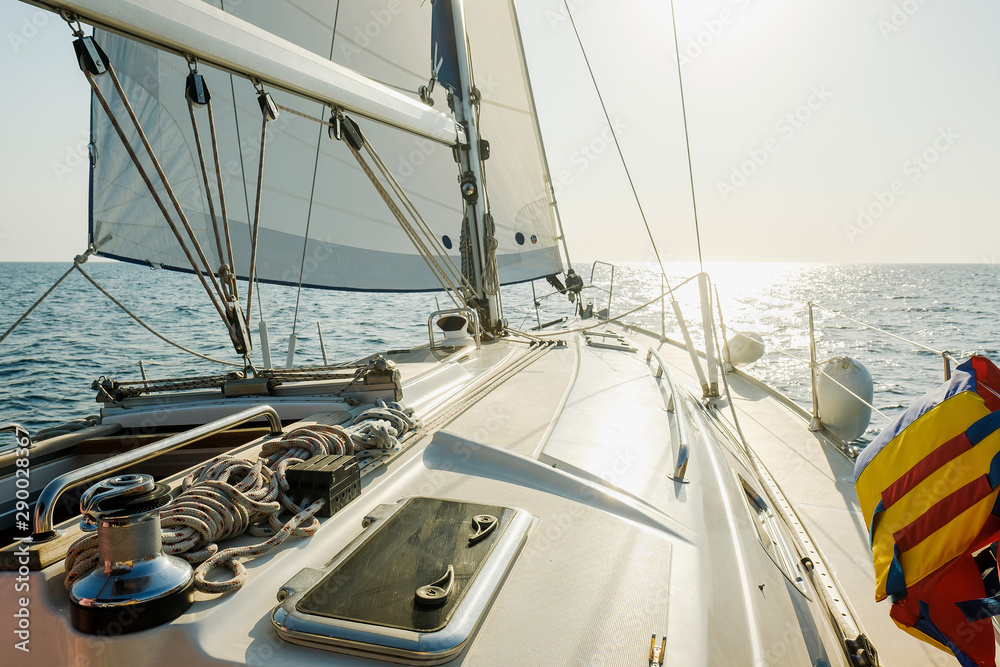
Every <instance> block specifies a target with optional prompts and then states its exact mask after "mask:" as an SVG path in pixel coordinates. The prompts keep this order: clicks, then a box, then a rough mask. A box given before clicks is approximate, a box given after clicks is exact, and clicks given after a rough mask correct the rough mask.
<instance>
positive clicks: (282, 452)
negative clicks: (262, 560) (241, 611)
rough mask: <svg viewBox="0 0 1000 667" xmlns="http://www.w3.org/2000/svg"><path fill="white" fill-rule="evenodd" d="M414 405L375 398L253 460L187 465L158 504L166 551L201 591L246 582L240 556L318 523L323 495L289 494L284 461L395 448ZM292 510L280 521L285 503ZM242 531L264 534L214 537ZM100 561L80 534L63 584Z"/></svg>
mask: <svg viewBox="0 0 1000 667" xmlns="http://www.w3.org/2000/svg"><path fill="white" fill-rule="evenodd" d="M412 413H413V411H412V409H407V408H403V407H402V406H401V405H399V404H398V403H386V402H384V401H382V400H381V399H377V400H376V402H375V407H374V408H371V409H368V410H365V411H364V412H362V413H360V414H359V415H357V416H356V417H355V418H354V419H353V420H352V422H351V424H350V425H348V426H339V425H335V426H328V425H325V424H315V425H312V426H304V427H302V428H297V429H295V430H292V431H289V432H288V433H286V434H284V435H283V436H282V437H281V438H280V439H278V440H274V441H271V442H268V443H266V444H265V445H264V447H263V448H262V449H261V451H260V454H259V455H258V458H257V459H256V460H255V461H250V460H247V459H243V458H239V457H235V456H230V455H222V456H217V457H215V458H213V459H212V460H210V461H208V462H207V463H205V464H204V465H203V466H201V467H200V468H198V469H196V470H194V471H193V472H191V473H190V474H189V475H188V476H187V477H185V478H184V480H183V482H182V484H181V493H180V495H178V496H177V497H176V498H174V499H173V500H172V501H171V502H170V504H169V505H167V506H166V507H164V508H163V509H162V510H160V525H161V528H162V531H163V532H162V538H161V539H162V542H163V551H164V552H165V553H167V554H171V555H176V556H180V557H181V558H184V559H185V560H187V561H188V562H190V563H192V564H194V563H200V565H199V566H198V567H197V568H196V569H195V572H194V581H195V584H194V585H195V588H197V589H198V590H199V591H203V592H205V593H229V592H231V591H235V590H238V589H239V588H240V587H242V586H243V584H244V583H245V582H246V578H247V572H246V568H245V567H244V566H243V564H242V563H241V562H240V559H251V558H256V557H257V556H260V555H263V554H265V553H267V552H268V551H271V550H272V549H274V548H275V547H276V546H278V545H279V544H281V543H282V542H284V541H285V540H286V539H287V538H288V537H290V536H294V537H309V536H311V535H313V534H314V533H315V532H316V531H317V530H318V529H319V521H318V520H317V519H316V518H315V516H313V515H314V514H316V512H317V511H319V509H320V508H321V507H322V506H323V503H324V502H325V499H323V498H317V499H310V498H300V499H299V500H298V502H296V500H295V499H293V498H292V497H291V496H289V495H288V490H289V485H288V481H287V479H286V474H287V469H288V467H289V466H292V465H295V464H296V463H301V462H303V461H306V460H308V459H310V458H312V457H314V456H325V455H327V454H341V455H345V454H346V455H353V456H356V457H358V458H368V457H373V456H378V455H381V454H388V453H389V452H391V451H394V450H398V449H400V439H401V438H402V437H403V436H404V435H405V434H406V433H408V432H410V431H412V430H415V429H417V428H418V427H419V423H418V422H416V421H415V420H414V419H413V418H412ZM284 510H287V511H289V512H292V513H293V514H294V516H293V517H292V518H291V519H289V520H288V521H287V522H284V523H282V521H281V520H280V518H279V515H280V514H281V513H282V511H284ZM243 533H249V534H250V535H252V536H254V537H267V538H268V539H267V540H266V541H265V542H261V543H260V544H255V545H249V546H244V547H232V548H229V549H222V550H220V549H219V546H218V544H217V543H218V542H222V541H224V540H228V539H231V538H234V537H237V536H239V535H242V534H243ZM100 562H101V558H100V555H99V554H98V542H97V534H96V533H92V534H89V535H87V536H85V537H83V538H81V539H79V540H77V541H76V542H75V543H74V544H73V545H72V546H71V547H70V548H69V551H68V552H67V554H66V573H67V574H66V580H65V585H66V588H70V587H71V586H72V585H73V583H74V582H76V581H78V580H79V579H80V578H81V577H83V576H84V575H85V574H87V572H89V571H90V570H92V569H93V568H94V567H96V566H97V565H99V564H100ZM219 566H225V567H227V568H229V569H230V570H231V571H232V572H233V576H232V577H231V578H230V579H226V580H224V581H208V580H207V579H206V576H207V574H208V573H209V572H210V571H211V570H212V569H214V568H216V567H219Z"/></svg>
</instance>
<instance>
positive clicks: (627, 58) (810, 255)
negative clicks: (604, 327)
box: [0, 0, 1000, 263]
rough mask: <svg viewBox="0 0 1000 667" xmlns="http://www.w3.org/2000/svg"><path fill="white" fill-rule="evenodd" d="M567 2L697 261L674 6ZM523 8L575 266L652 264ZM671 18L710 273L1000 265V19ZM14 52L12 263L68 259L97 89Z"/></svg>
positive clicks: (622, 187) (628, 0) (755, 13)
mask: <svg viewBox="0 0 1000 667" xmlns="http://www.w3.org/2000/svg"><path fill="white" fill-rule="evenodd" d="M380 1H381V0H372V2H373V3H374V4H378V3H379V2H380ZM374 4H373V6H374ZM569 6H570V9H571V11H572V13H573V17H574V19H575V21H576V24H577V27H578V29H579V32H580V37H581V39H582V41H583V44H584V47H585V49H586V51H587V55H588V56H589V57H590V60H591V63H592V65H593V69H594V78H595V79H596V80H597V85H598V89H599V90H600V93H601V95H602V96H603V98H604V100H605V102H606V103H607V107H608V114H609V115H610V117H611V119H612V123H611V127H613V128H614V133H615V135H616V137H617V139H618V140H619V142H620V146H621V151H622V154H623V155H624V158H625V164H627V166H628V169H629V171H630V173H631V175H632V178H633V181H634V184H635V189H636V192H637V194H638V197H639V202H640V204H641V206H642V209H643V210H644V212H645V214H646V218H647V220H648V222H649V225H650V229H651V231H652V236H653V238H654V239H655V241H656V244H657V247H658V248H659V250H660V254H661V256H662V258H663V260H664V261H665V262H672V261H691V260H696V259H698V247H697V242H696V239H695V231H694V230H695V225H694V216H693V206H692V192H691V190H692V186H691V180H690V178H689V172H688V161H687V151H686V147H685V133H684V123H683V116H682V107H681V103H680V94H679V89H680V88H679V85H678V84H679V81H678V72H677V60H676V58H675V54H674V43H673V35H672V27H671V17H670V8H669V4H668V3H665V2H663V1H662V0H614V1H612V0H569ZM517 7H518V12H519V16H520V19H521V26H522V31H523V38H524V42H525V48H526V53H527V56H528V61H529V69H530V74H531V77H532V85H533V88H534V90H535V95H536V101H537V103H538V113H539V118H540V123H541V128H542V134H543V137H544V139H545V147H546V152H547V155H548V161H549V168H550V172H551V175H552V178H553V181H554V182H555V183H556V187H557V193H558V200H559V203H560V212H561V217H562V220H563V223H564V227H565V229H566V234H567V239H568V243H569V250H570V254H571V256H572V257H573V258H574V259H578V258H584V259H588V260H590V259H607V260H610V261H652V260H653V259H654V255H653V253H652V251H651V246H650V242H649V237H648V235H647V232H646V228H645V226H644V225H643V222H642V218H641V217H640V215H639V212H638V207H637V205H636V201H635V199H634V198H633V196H632V192H631V189H630V186H629V183H628V181H627V179H626V176H625V171H624V169H623V163H622V160H621V159H620V158H619V156H618V152H617V149H616V148H615V147H614V142H613V138H612V135H611V132H610V130H609V126H608V123H607V121H606V120H605V118H604V115H603V112H602V111H601V107H600V104H599V101H598V98H597V93H596V90H595V87H594V84H593V82H592V81H591V78H590V75H589V74H588V72H587V70H586V67H585V65H584V62H583V58H582V55H581V52H580V48H579V46H578V44H577V42H576V37H575V35H574V32H573V27H572V25H571V23H570V21H569V20H568V18H567V13H566V9H565V6H564V5H563V3H562V2H561V1H556V0H530V1H529V0H517ZM676 15H677V31H678V37H679V39H678V42H679V47H680V54H681V76H682V80H683V89H684V97H685V105H684V106H685V109H684V110H685V111H686V115H687V121H688V130H689V136H690V149H691V163H692V164H691V166H692V172H693V177H694V192H695V202H696V204H697V211H698V221H699V228H700V235H701V251H702V255H703V257H704V259H705V261H714V262H719V261H762V262H828V263H849V262H996V261H997V257H998V255H1000V250H997V245H998V241H1000V226H998V225H997V218H998V214H1000V189H998V188H997V187H996V186H995V181H996V178H997V172H998V169H997V157H996V156H997V155H1000V123H998V122H997V119H998V118H1000V43H998V42H997V41H996V39H995V36H994V32H995V26H996V25H1000V6H998V5H997V4H996V3H994V2H989V1H987V0H950V1H949V2H944V0H839V1H838V2H802V0H697V1H696V0H677V1H676ZM0 35H2V42H0V67H2V71H3V72H4V83H5V91H6V93H7V94H6V96H5V97H6V101H5V104H3V105H2V106H0V136H2V145H3V154H4V156H5V157H6V159H5V160H3V161H2V162H0V203H2V213H0V261H67V260H69V259H71V258H72V257H73V256H74V255H76V254H78V253H80V252H81V251H82V250H83V249H84V248H85V247H86V243H87V238H86V217H87V168H86V163H87V161H86V142H87V125H88V88H87V85H86V82H85V80H84V79H83V77H82V76H81V75H80V73H79V71H78V69H77V67H76V65H75V62H74V58H73V55H72V47H71V39H70V34H69V29H68V28H67V26H66V25H65V24H64V23H63V22H62V21H61V20H59V19H58V18H56V17H55V16H54V15H51V14H47V13H45V12H43V11H41V10H39V9H37V8H35V7H32V6H29V5H25V4H22V3H20V2H17V1H15V0H0Z"/></svg>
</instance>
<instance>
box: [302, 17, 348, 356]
mask: <svg viewBox="0 0 1000 667" xmlns="http://www.w3.org/2000/svg"><path fill="white" fill-rule="evenodd" d="M339 18H340V3H339V2H338V3H337V8H336V9H335V10H334V13H333V29H332V30H331V33H332V35H331V37H330V60H333V53H334V51H333V48H334V44H335V43H336V41H337V19H339ZM325 109H326V105H324V106H323V110H325ZM331 110H332V108H331ZM323 130H324V128H323V126H322V125H320V126H319V131H318V132H317V135H316V160H315V161H314V162H313V176H312V186H311V187H310V190H309V209H308V211H307V212H306V232H305V234H304V235H303V238H302V261H301V263H300V264H299V286H298V289H297V290H296V292H295V314H294V315H293V316H292V338H294V337H295V331H296V328H297V327H298V323H299V301H300V299H301V298H302V278H303V277H304V276H305V269H306V250H307V249H308V247H309V228H310V227H311V225H312V212H313V201H314V199H315V198H316V176H317V174H318V173H319V154H320V150H321V148H322V146H323Z"/></svg>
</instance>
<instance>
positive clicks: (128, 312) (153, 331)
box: [70, 262, 243, 368]
mask: <svg viewBox="0 0 1000 667" xmlns="http://www.w3.org/2000/svg"><path fill="white" fill-rule="evenodd" d="M73 269H76V270H77V271H79V272H80V274H81V275H82V276H83V277H84V278H86V279H87V280H88V281H90V284H91V285H93V286H94V287H96V288H97V291H99V292H100V293H101V294H103V295H104V296H106V297H108V299H110V300H111V303H113V304H115V305H116V306H118V307H119V308H121V309H122V311H123V312H124V313H125V314H126V315H128V316H129V317H131V318H132V319H133V320H135V321H136V322H137V323H138V324H139V325H140V326H142V327H143V328H144V329H145V330H146V331H148V332H149V333H151V334H153V335H154V336H156V337H157V338H159V339H160V340H162V341H163V342H164V343H167V344H169V345H173V346H174V347H176V348H177V349H178V350H181V351H183V352H187V353H188V354H193V355H194V356H196V357H201V358H202V359H205V360H207V361H214V362H215V363H217V364H223V365H225V366H236V367H237V368H243V364H237V363H233V362H231V361H223V360H221V359H215V358H214V357H210V356H208V355H205V354H201V353H200V352H195V351H194V350H192V349H190V348H187V347H184V346H183V345H181V344H180V343H175V342H174V341H172V340H170V339H169V338H167V337H166V336H164V335H163V334H161V333H160V332H159V331H157V330H156V329H154V328H153V327H151V326H149V325H148V324H146V323H145V322H143V321H142V318H140V317H139V316H138V315H136V314H135V313H133V312H132V311H131V310H129V309H128V308H126V307H125V304H123V303H122V302H121V301H119V300H118V299H116V298H115V297H114V296H112V294H111V293H110V292H108V291H107V290H106V289H104V288H103V287H101V285H100V284H98V282H97V281H96V280H94V279H93V278H92V277H91V276H90V274H89V273H87V272H86V271H84V270H83V267H82V266H80V263H79V262H73ZM70 270H72V269H70Z"/></svg>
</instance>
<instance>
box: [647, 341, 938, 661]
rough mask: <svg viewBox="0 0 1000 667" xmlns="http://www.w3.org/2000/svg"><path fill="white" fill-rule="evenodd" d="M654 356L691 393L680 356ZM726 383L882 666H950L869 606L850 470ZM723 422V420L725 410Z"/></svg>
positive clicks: (747, 387) (811, 436) (861, 525)
mask: <svg viewBox="0 0 1000 667" xmlns="http://www.w3.org/2000/svg"><path fill="white" fill-rule="evenodd" d="M657 349H658V350H659V351H660V353H661V354H662V355H663V357H664V360H665V361H667V363H668V364H670V365H671V367H672V370H673V372H674V374H675V377H677V378H678V379H681V378H683V379H682V381H683V382H685V383H686V384H687V385H688V386H689V387H691V388H692V391H695V390H697V386H698V381H697V377H696V376H695V374H694V370H693V369H692V367H691V360H690V357H689V356H688V354H687V352H686V351H684V350H681V349H679V348H677V347H675V346H673V345H670V344H663V345H657ZM728 380H729V384H730V390H731V392H732V395H733V399H734V405H735V407H736V409H737V414H738V416H739V421H740V425H741V426H742V428H743V432H744V435H745V436H746V438H747V441H748V442H749V443H750V445H751V447H753V449H754V451H755V452H756V454H757V455H758V456H759V457H760V459H761V461H762V462H763V463H764V466H765V467H766V468H767V469H768V471H769V472H770V473H771V475H772V476H773V477H774V478H775V480H776V481H777V482H778V484H779V485H780V486H781V489H782V491H783V492H784V494H785V496H786V498H788V500H789V501H790V502H791V504H792V506H793V508H794V510H795V512H796V514H797V515H798V516H799V518H800V519H801V520H802V522H803V524H804V525H805V526H806V529H807V530H808V532H809V535H810V536H811V537H812V539H813V541H814V542H815V543H816V545H817V546H818V547H819V549H820V551H821V553H822V555H823V556H824V559H825V561H826V565H827V567H828V568H829V569H830V570H831V571H832V572H833V574H834V576H835V577H836V578H837V580H838V582H839V583H840V586H841V589H842V591H843V592H844V594H845V595H846V596H847V602H848V604H849V605H850V606H851V607H852V608H853V609H854V611H855V614H856V617H857V619H858V621H859V622H860V623H861V625H862V627H863V630H864V631H865V633H866V634H867V635H868V638H869V639H870V640H871V642H872V644H873V645H874V646H875V649H876V650H877V651H878V654H879V659H880V661H881V663H882V665H883V666H885V667H894V666H896V665H900V666H909V667H912V666H915V665H921V666H922V665H942V666H945V665H954V664H957V663H956V660H955V658H954V656H952V655H951V654H950V653H944V652H942V651H939V650H937V649H935V648H933V647H931V646H929V645H927V644H925V643H924V642H921V641H919V640H917V639H915V638H913V637H911V636H910V635H908V634H906V633H905V632H903V631H902V630H900V629H898V628H897V627H896V625H895V623H893V621H892V619H890V618H889V602H888V601H885V602H882V603H879V604H876V603H875V597H874V591H875V572H874V568H873V566H872V560H871V551H870V549H869V547H868V528H867V526H866V525H865V520H864V516H863V515H862V514H861V508H860V506H859V505H858V499H857V494H856V493H855V491H854V463H853V462H852V461H850V460H849V459H847V458H846V457H845V456H844V455H842V454H841V453H840V452H839V451H838V450H837V449H836V447H835V446H834V445H832V444H831V443H830V442H829V441H827V440H826V436H824V435H823V434H822V433H812V432H810V431H809V429H808V425H809V423H808V420H807V419H806V418H805V417H804V416H803V413H802V411H801V410H795V409H793V408H791V407H789V406H788V405H786V404H785V403H783V402H782V401H780V400H778V399H776V398H775V397H774V395H773V394H772V393H771V392H770V391H768V390H767V389H766V388H764V387H762V386H761V385H760V384H759V383H758V382H756V381H754V380H753V379H752V378H747V377H745V376H742V374H740V373H731V374H729V376H728ZM723 415H724V416H725V417H727V418H728V417H729V412H728V410H725V411H723ZM729 420H730V421H731V418H729Z"/></svg>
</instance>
